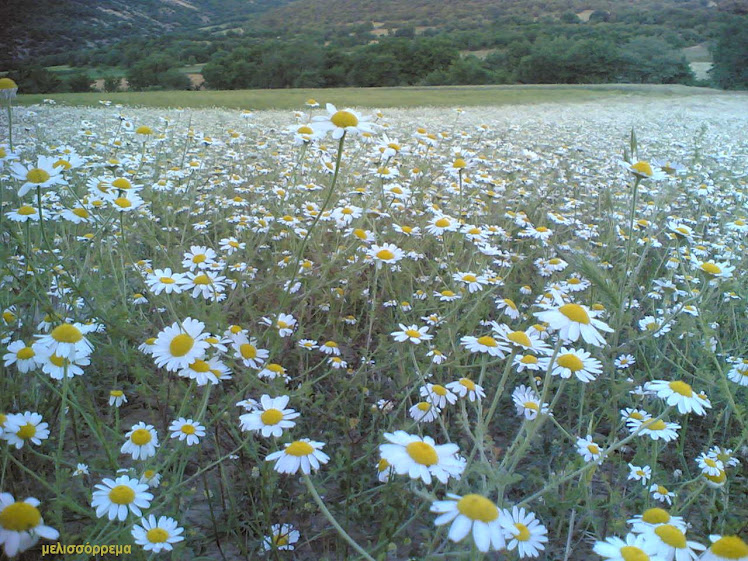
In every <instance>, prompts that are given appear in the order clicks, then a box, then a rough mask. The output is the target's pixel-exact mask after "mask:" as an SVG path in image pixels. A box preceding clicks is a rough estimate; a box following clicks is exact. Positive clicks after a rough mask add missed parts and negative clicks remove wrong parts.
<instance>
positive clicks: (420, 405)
mask: <svg viewBox="0 0 748 561" xmlns="http://www.w3.org/2000/svg"><path fill="white" fill-rule="evenodd" d="M416 407H417V408H418V409H420V410H421V411H423V412H424V413H426V412H427V411H429V410H430V409H431V404H430V403H429V402H428V401H421V402H419V403H416Z"/></svg>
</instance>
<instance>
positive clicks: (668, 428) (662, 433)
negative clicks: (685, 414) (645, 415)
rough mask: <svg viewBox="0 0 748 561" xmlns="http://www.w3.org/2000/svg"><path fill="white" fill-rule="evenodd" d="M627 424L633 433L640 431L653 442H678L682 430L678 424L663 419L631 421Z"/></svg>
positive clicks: (640, 433)
mask: <svg viewBox="0 0 748 561" xmlns="http://www.w3.org/2000/svg"><path fill="white" fill-rule="evenodd" d="M626 424H627V425H628V427H629V430H630V431H631V432H632V433H633V432H636V431H637V430H638V431H639V432H638V434H639V435H641V436H648V437H649V438H651V439H652V440H662V441H663V442H670V441H671V440H676V439H677V438H678V429H679V428H680V425H679V424H678V423H671V422H668V421H663V420H662V419H656V420H655V419H645V420H643V421H636V420H630V421H629V422H627V423H626Z"/></svg>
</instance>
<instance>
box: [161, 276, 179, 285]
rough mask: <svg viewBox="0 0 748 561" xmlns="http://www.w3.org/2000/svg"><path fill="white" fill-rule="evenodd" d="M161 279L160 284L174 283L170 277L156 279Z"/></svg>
mask: <svg viewBox="0 0 748 561" xmlns="http://www.w3.org/2000/svg"><path fill="white" fill-rule="evenodd" d="M158 280H159V281H161V284H174V283H175V282H176V281H175V280H174V279H173V278H171V277H161V278H160V279H158Z"/></svg>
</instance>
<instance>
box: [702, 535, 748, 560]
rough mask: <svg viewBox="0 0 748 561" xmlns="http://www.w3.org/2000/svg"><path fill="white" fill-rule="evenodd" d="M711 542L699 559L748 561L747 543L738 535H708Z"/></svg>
mask: <svg viewBox="0 0 748 561" xmlns="http://www.w3.org/2000/svg"><path fill="white" fill-rule="evenodd" d="M709 541H710V542H712V543H711V545H710V546H709V548H708V549H707V550H706V551H705V552H704V553H702V554H701V557H699V561H748V544H746V543H745V541H743V540H742V539H741V538H740V537H738V536H719V535H711V536H709Z"/></svg>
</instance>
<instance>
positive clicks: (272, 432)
mask: <svg viewBox="0 0 748 561" xmlns="http://www.w3.org/2000/svg"><path fill="white" fill-rule="evenodd" d="M289 399H290V398H289V397H288V396H287V395H282V396H279V397H276V398H271V397H270V396H269V395H267V394H265V395H263V396H262V397H261V398H260V403H259V404H258V405H259V407H258V408H257V409H255V410H253V411H251V412H250V413H246V414H244V415H241V416H240V417H239V422H240V425H239V426H240V427H241V429H242V430H243V431H254V432H259V433H260V434H262V436H264V437H265V438H267V437H270V436H273V437H275V438H278V437H280V436H281V435H283V430H284V429H290V428H291V427H293V426H295V425H296V423H295V422H294V421H293V419H296V418H298V417H299V416H300V415H301V413H297V412H296V411H295V410H293V409H286V406H287V405H288V401H289Z"/></svg>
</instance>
